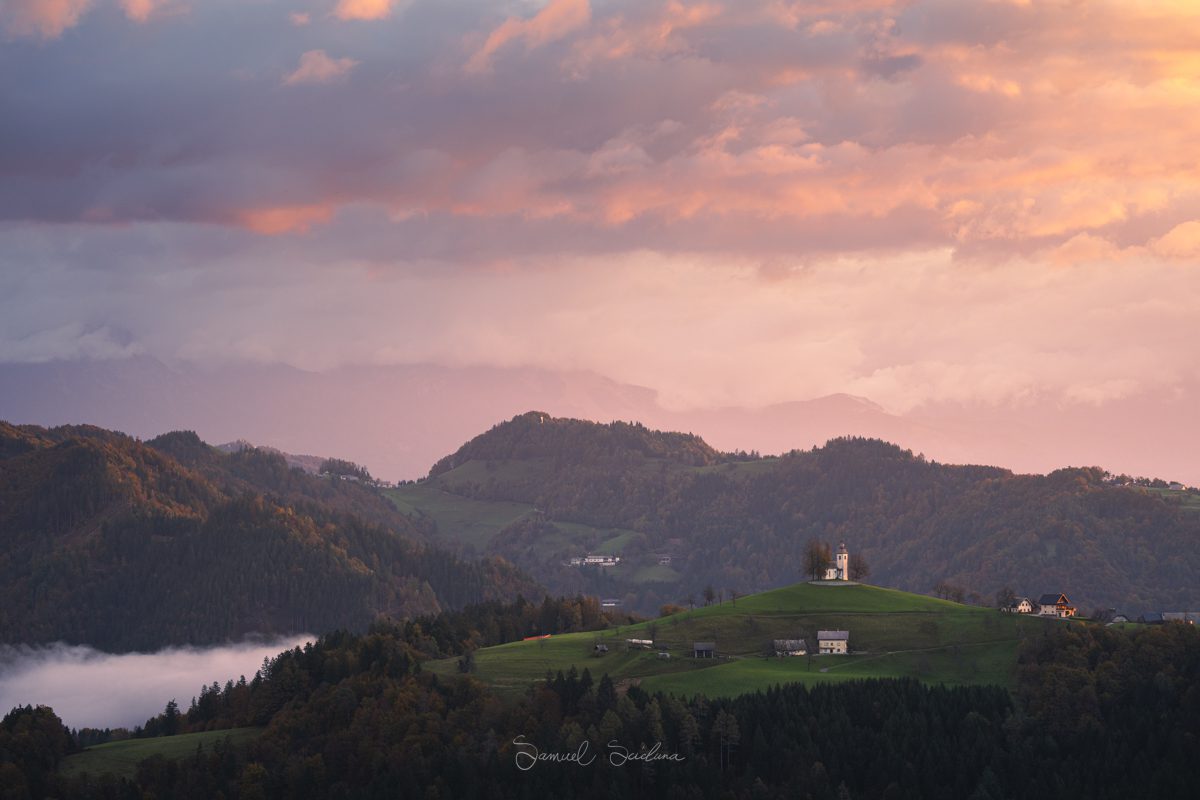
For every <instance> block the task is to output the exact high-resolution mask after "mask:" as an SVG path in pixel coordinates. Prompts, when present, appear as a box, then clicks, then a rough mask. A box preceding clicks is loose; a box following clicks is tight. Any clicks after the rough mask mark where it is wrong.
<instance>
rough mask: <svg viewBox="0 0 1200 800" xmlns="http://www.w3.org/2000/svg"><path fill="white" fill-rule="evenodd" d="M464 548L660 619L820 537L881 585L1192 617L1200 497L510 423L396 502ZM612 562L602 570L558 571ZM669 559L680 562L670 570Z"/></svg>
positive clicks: (869, 456)
mask: <svg viewBox="0 0 1200 800" xmlns="http://www.w3.org/2000/svg"><path fill="white" fill-rule="evenodd" d="M388 496H389V497H390V498H391V499H392V500H393V502H394V503H395V504H396V505H397V507H398V508H399V509H401V510H403V511H405V512H407V513H409V514H410V515H411V518H412V519H414V520H417V521H420V522H422V523H423V524H425V525H427V527H428V529H429V530H432V531H433V534H432V538H431V541H436V542H439V543H440V544H442V545H444V546H447V547H457V548H459V549H460V551H461V552H463V553H469V554H483V553H491V554H496V555H502V556H504V557H505V558H507V559H509V560H510V561H512V562H513V563H514V564H516V565H518V566H519V567H521V568H523V569H525V570H527V571H529V572H530V573H531V574H534V575H536V576H537V577H538V579H539V580H541V581H542V582H543V583H544V584H545V585H546V586H547V587H548V588H549V589H550V590H551V591H552V592H560V593H561V592H574V591H587V592H591V593H593V594H597V595H602V596H608V597H616V598H619V599H621V600H622V601H623V602H624V603H625V605H626V607H629V608H633V609H636V610H640V611H642V612H643V613H655V612H657V610H658V608H659V606H660V605H662V604H663V603H666V602H673V603H682V604H685V605H686V604H687V602H686V601H687V598H688V597H689V596H690V597H692V598H693V599H695V598H697V597H699V596H700V593H701V592H702V590H703V589H704V587H705V586H708V585H711V586H713V587H715V588H716V589H717V590H724V591H726V592H731V591H735V590H736V591H740V592H743V593H747V592H755V591H763V590H765V589H770V588H773V587H777V586H782V585H787V584H790V583H792V582H794V581H795V580H797V579H798V578H799V577H801V576H800V564H801V552H802V549H803V547H804V546H805V544H806V542H808V541H809V540H810V539H817V540H820V541H824V542H828V543H831V544H836V543H837V542H838V541H841V540H845V541H846V542H847V543H848V544H849V546H850V547H851V549H852V550H853V551H855V552H858V553H861V554H863V555H864V556H865V557H866V559H867V561H868V563H869V564H870V566H871V568H872V570H873V573H872V579H873V580H874V581H876V582H878V583H882V584H886V585H889V586H896V587H898V588H900V589H904V590H907V591H915V592H928V591H930V590H932V588H933V587H934V586H935V585H936V584H938V583H941V582H947V583H950V584H953V585H956V586H958V587H961V588H962V590H963V594H964V596H966V597H968V598H971V597H973V598H974V599H975V601H976V602H984V603H988V604H990V603H991V602H992V600H993V598H994V596H995V594H996V592H998V591H999V590H1001V589H1003V588H1005V587H1009V588H1011V589H1013V590H1014V591H1015V592H1017V593H1018V594H1027V595H1037V594H1041V593H1043V592H1046V591H1065V592H1066V593H1067V594H1068V595H1069V596H1070V597H1071V599H1072V600H1073V601H1075V602H1076V603H1077V604H1078V605H1079V606H1080V607H1081V608H1083V609H1084V610H1085V611H1090V610H1091V609H1093V608H1096V607H1104V608H1108V607H1115V608H1118V609H1120V610H1122V611H1126V612H1127V613H1137V612H1140V611H1144V610H1155V609H1163V608H1178V609H1182V608H1184V607H1192V606H1196V605H1200V597H1198V596H1197V593H1196V588H1195V580H1194V576H1195V575H1196V574H1197V573H1198V572H1200V548H1197V547H1196V546H1195V545H1196V543H1197V541H1200V513H1197V508H1198V507H1200V506H1198V505H1197V500H1198V499H1200V498H1198V497H1197V495H1195V494H1190V493H1187V492H1181V491H1169V490H1161V489H1154V490H1152V489H1147V488H1141V487H1136V486H1122V485H1115V483H1114V480H1113V479H1112V477H1111V476H1109V475H1108V474H1107V473H1105V472H1104V471H1103V470H1101V469H1099V468H1090V467H1089V468H1069V469H1061V470H1058V471H1056V472H1053V473H1051V474H1049V475H1019V474H1014V473H1012V472H1010V471H1009V470H1006V469H1002V468H998V467H990V466H970V465H968V466H956V465H948V464H940V463H937V462H934V461H929V460H927V459H925V458H924V457H922V456H919V455H914V454H913V453H912V452H910V451H907V450H903V449H901V448H899V447H897V446H895V445H891V444H888V443H886V442H882V441H878V440H872V439H835V440H832V441H830V442H828V443H827V444H826V445H825V446H823V447H819V448H815V449H813V450H807V451H794V452H791V453H788V454H785V455H783V456H779V457H767V458H761V457H758V456H755V455H752V454H746V453H721V452H718V451H716V450H714V449H713V448H711V447H709V446H708V445H707V444H705V443H704V442H703V441H702V440H700V439H698V438H697V437H695V436H691V435H686V434H670V433H660V432H656V431H651V430H649V429H647V428H645V427H644V426H641V425H638V424H630V423H621V422H616V423H611V424H608V425H600V424H596V423H589V422H581V421H579V420H562V419H556V418H553V417H549V416H548V415H546V414H543V413H540V412H530V413H527V414H522V415H519V416H517V417H515V418H513V419H512V420H509V421H508V422H504V423H502V424H500V425H498V426H496V427H494V428H493V429H491V430H490V431H488V432H486V433H484V434H481V435H480V436H478V437H476V438H475V439H473V440H471V441H470V442H468V443H467V444H466V445H464V446H463V447H462V448H460V449H459V450H458V451H457V452H455V453H453V454H451V455H450V456H447V457H445V458H443V459H441V460H440V461H438V462H437V464H435V465H434V467H433V469H432V470H431V472H430V476H429V477H428V478H427V479H425V480H423V481H419V482H416V483H409V484H405V485H402V486H400V487H398V488H397V489H396V490H394V491H392V492H390V493H389V495H388ZM586 552H611V553H614V554H618V555H620V556H621V558H622V561H621V563H620V565H618V566H616V567H611V568H604V569H600V568H596V569H590V568H584V569H580V568H577V567H575V568H572V567H565V566H563V561H564V560H566V559H567V558H569V557H571V556H576V555H582V554H584V553H586ZM668 557H669V564H667V563H660V562H665V561H666V560H667V558H668Z"/></svg>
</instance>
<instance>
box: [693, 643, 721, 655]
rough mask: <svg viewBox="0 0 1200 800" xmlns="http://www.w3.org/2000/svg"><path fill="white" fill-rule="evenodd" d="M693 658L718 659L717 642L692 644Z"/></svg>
mask: <svg viewBox="0 0 1200 800" xmlns="http://www.w3.org/2000/svg"><path fill="white" fill-rule="evenodd" d="M692 656H693V657H694V658H716V657H717V643H716V642H694V643H693V644H692Z"/></svg>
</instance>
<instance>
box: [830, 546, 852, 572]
mask: <svg viewBox="0 0 1200 800" xmlns="http://www.w3.org/2000/svg"><path fill="white" fill-rule="evenodd" d="M825 580H827V581H848V580H850V553H849V551H847V550H846V543H845V542H842V543H841V544H840V545H838V551H837V556H836V557H835V558H834V562H833V566H832V567H830V568H829V569H827V570H825Z"/></svg>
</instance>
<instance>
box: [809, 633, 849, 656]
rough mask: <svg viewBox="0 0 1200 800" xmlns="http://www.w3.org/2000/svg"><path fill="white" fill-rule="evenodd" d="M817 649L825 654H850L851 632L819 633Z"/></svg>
mask: <svg viewBox="0 0 1200 800" xmlns="http://www.w3.org/2000/svg"><path fill="white" fill-rule="evenodd" d="M817 647H818V649H819V650H820V652H822V653H825V654H835V655H845V654H846V653H849V652H850V631H817Z"/></svg>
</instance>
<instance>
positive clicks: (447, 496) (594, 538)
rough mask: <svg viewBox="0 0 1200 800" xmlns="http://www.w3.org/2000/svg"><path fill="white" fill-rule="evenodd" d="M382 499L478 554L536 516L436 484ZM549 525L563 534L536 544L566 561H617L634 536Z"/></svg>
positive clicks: (633, 570) (659, 575)
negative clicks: (591, 557) (599, 557)
mask: <svg viewBox="0 0 1200 800" xmlns="http://www.w3.org/2000/svg"><path fill="white" fill-rule="evenodd" d="M513 463H514V464H516V466H515V467H513V466H512V465H511V464H508V463H506V464H505V465H504V469H506V470H508V469H514V468H515V469H524V468H526V467H528V465H527V464H526V463H525V462H513ZM523 465H524V466H523ZM464 470H465V471H467V472H468V474H474V472H473V471H479V470H484V471H485V472H486V470H485V468H484V466H483V465H482V464H480V463H479V462H474V461H472V462H469V463H468V464H465V465H463V466H462V467H459V468H458V469H456V470H454V471H453V472H452V473H451V475H454V476H458V477H459V478H461V477H462V476H461V475H460V474H459V473H460V472H461V471H464ZM384 494H385V495H387V497H388V499H390V500H391V501H392V503H393V504H394V505H395V506H396V508H398V509H399V510H400V511H402V512H404V513H406V514H413V515H419V516H425V517H428V518H429V519H432V520H433V521H434V522H435V523H437V530H438V534H437V535H438V538H439V539H440V540H442V541H443V542H446V543H453V544H463V545H469V546H471V547H474V548H475V549H476V550H477V551H480V552H482V551H485V550H486V549H487V547H488V545H489V544H490V543H491V541H492V539H493V538H495V536H496V535H497V534H498V533H500V531H502V530H503V529H504V528H505V527H506V526H508V525H511V524H512V523H514V522H516V521H517V520H519V519H521V518H522V517H525V516H527V515H529V514H533V513H535V511H536V509H535V508H534V507H533V506H532V505H528V504H526V503H516V502H510V501H506V500H474V499H472V498H469V497H463V496H461V495H457V494H452V493H450V492H447V491H445V490H444V489H443V488H441V481H440V479H438V480H434V481H426V482H423V483H418V484H406V485H404V486H398V487H396V488H394V489H386V490H384ZM553 522H554V525H555V527H557V528H558V529H559V530H561V531H562V535H561V536H560V537H557V538H556V537H547V538H545V539H544V540H542V541H541V542H540V543H539V546H540V547H541V548H542V549H543V550H545V551H546V552H555V551H558V550H563V551H564V552H567V553H569V554H571V555H585V554H586V553H603V554H606V555H620V554H621V552H622V550H623V549H624V547H625V546H626V545H627V544H628V543H629V542H630V540H631V539H633V538H634V537H635V536H637V535H638V534H637V532H636V531H631V530H626V529H624V528H595V527H592V526H590V525H584V524H582V523H578V522H563V521H560V520H554V521H553ZM646 558H647V559H649V558H652V556H647V557H646ZM641 566H644V565H628V566H627V565H622V566H621V568H620V569H621V574H622V575H625V574H629V575H637V574H640V573H638V569H639V568H640V567H641ZM677 579H678V575H677V574H675V573H674V572H669V574H668V573H663V572H648V573H646V574H645V577H633V580H635V581H647V582H652V581H663V580H677Z"/></svg>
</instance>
